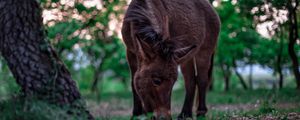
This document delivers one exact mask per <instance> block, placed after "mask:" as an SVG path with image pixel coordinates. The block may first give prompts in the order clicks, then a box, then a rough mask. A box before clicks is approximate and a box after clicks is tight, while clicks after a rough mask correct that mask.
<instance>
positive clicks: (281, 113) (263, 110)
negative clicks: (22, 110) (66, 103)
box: [86, 88, 300, 120]
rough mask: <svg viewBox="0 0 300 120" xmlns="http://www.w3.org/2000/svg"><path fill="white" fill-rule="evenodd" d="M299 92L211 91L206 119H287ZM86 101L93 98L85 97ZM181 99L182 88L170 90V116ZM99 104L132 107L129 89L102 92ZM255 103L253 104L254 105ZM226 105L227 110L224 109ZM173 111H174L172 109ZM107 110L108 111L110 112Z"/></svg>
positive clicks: (108, 118) (105, 117)
mask: <svg viewBox="0 0 300 120" xmlns="http://www.w3.org/2000/svg"><path fill="white" fill-rule="evenodd" d="M299 94H300V92H299V91H296V90H295V89H292V88H286V89H282V90H267V89H258V90H253V91H251V90H248V91H245V90H240V89H236V90H231V91H229V92H223V91H212V92H209V93H208V95H207V103H208V106H209V108H210V109H209V112H208V114H207V116H206V118H202V119H208V120H214V119H220V120H221V119H222V120H223V119H234V118H242V117H247V118H256V119H261V118H264V117H268V116H271V117H274V118H287V117H288V115H289V114H290V113H293V112H296V113H297V112H298V113H299V112H300V103H299V101H300V96H299ZM86 97H87V98H88V100H89V101H94V100H95V98H94V97H91V96H86ZM183 99H184V90H181V89H180V90H176V91H173V96H172V108H173V109H176V110H173V112H172V113H173V118H176V116H177V115H178V114H179V112H180V110H181V107H182V104H183ZM99 103H100V104H101V103H106V104H109V107H108V108H109V111H111V112H114V111H118V110H120V111H122V110H126V109H129V110H131V108H132V100H131V93H130V92H128V91H127V92H120V93H112V94H110V93H104V94H102V95H101V101H99ZM254 106H255V107H254ZM226 107H228V109H225V108H226ZM174 111H175V112H174ZM111 112H110V113H111ZM130 114H131V113H130V111H129V112H127V113H126V114H121V115H115V114H114V115H109V114H101V112H98V113H95V115H96V116H97V117H98V119H100V120H127V119H129V118H130Z"/></svg>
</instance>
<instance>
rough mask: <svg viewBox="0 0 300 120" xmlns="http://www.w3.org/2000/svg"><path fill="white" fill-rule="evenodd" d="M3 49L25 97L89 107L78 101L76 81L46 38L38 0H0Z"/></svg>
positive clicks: (0, 49) (0, 37)
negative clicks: (79, 103)
mask: <svg viewBox="0 0 300 120" xmlns="http://www.w3.org/2000/svg"><path fill="white" fill-rule="evenodd" d="M0 51H1V55H2V56H3V57H4V59H5V60H6V61H7V64H8V66H9V68H10V70H11V72H12V74H13V76H14V77H15V79H16V81H17V83H18V85H20V86H21V93H22V95H23V96H24V97H36V98H38V99H41V100H45V101H47V102H50V103H53V104H58V105H66V104H70V105H72V106H74V107H76V108H82V109H85V108H83V105H78V104H76V103H78V102H75V101H78V100H80V99H81V96H80V93H79V91H78V89H77V87H76V83H75V81H73V80H72V78H71V75H70V73H69V71H68V70H67V68H66V66H65V65H64V63H63V62H62V61H61V60H60V59H59V58H58V55H57V54H56V52H55V51H54V49H53V48H52V47H51V46H50V45H49V42H48V41H47V40H46V35H45V32H44V28H43V24H42V17H41V9H40V7H39V4H38V3H37V2H36V0H0ZM73 103H74V104H73ZM89 118H90V119H92V116H89Z"/></svg>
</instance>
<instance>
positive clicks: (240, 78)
mask: <svg viewBox="0 0 300 120" xmlns="http://www.w3.org/2000/svg"><path fill="white" fill-rule="evenodd" d="M232 62H233V64H232V65H233V69H234V72H235V74H236V76H237V77H238V78H239V80H240V82H241V84H242V86H243V88H244V89H245V90H247V89H248V87H247V84H246V82H245V80H244V78H243V76H242V75H241V74H240V73H239V71H237V65H236V62H235V60H233V61H232Z"/></svg>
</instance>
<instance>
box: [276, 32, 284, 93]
mask: <svg viewBox="0 0 300 120" xmlns="http://www.w3.org/2000/svg"><path fill="white" fill-rule="evenodd" d="M281 36H283V33H282V32H281ZM279 42H280V43H279V44H280V45H279V50H278V51H279V53H278V55H277V60H276V69H277V73H278V74H279V80H278V82H279V89H282V88H283V73H282V65H281V62H282V54H283V38H282V37H280V38H279Z"/></svg>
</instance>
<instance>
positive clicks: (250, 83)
mask: <svg viewBox="0 0 300 120" xmlns="http://www.w3.org/2000/svg"><path fill="white" fill-rule="evenodd" d="M249 72H250V73H249V88H250V89H253V64H252V63H251V64H250V70H249Z"/></svg>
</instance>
